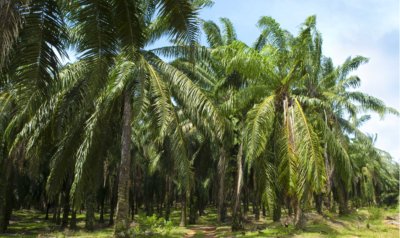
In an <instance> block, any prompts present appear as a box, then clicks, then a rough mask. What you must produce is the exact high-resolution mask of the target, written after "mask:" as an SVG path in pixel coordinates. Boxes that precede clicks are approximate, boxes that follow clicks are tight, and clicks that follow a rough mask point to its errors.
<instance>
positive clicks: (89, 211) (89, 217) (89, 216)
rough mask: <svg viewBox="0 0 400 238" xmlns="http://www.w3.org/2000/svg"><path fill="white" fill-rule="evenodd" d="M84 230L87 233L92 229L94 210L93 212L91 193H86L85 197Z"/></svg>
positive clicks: (93, 198) (93, 200)
mask: <svg viewBox="0 0 400 238" xmlns="http://www.w3.org/2000/svg"><path fill="white" fill-rule="evenodd" d="M85 209H86V215H85V228H86V229H87V230H89V231H92V230H93V229H94V219H95V217H94V210H95V196H94V194H93V193H88V194H87V195H86V202H85Z"/></svg>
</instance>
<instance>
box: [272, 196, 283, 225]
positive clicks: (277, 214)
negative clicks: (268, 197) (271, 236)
mask: <svg viewBox="0 0 400 238" xmlns="http://www.w3.org/2000/svg"><path fill="white" fill-rule="evenodd" d="M281 206H282V204H281V201H279V199H275V202H274V205H273V209H272V220H273V221H274V222H278V221H280V220H281V215H282V210H281Z"/></svg>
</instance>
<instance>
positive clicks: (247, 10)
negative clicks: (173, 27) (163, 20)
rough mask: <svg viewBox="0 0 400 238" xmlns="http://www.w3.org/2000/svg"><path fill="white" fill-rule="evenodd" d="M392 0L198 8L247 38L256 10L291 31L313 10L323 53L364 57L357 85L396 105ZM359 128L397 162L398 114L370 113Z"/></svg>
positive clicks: (397, 17)
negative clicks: (222, 18) (224, 20)
mask: <svg viewBox="0 0 400 238" xmlns="http://www.w3.org/2000/svg"><path fill="white" fill-rule="evenodd" d="M399 2H400V1H398V0H334V1H333V0H247V1H244V0H215V4H214V6H213V7H211V8H206V9H203V10H202V11H201V14H200V17H201V18H203V19H204V20H213V21H215V22H217V21H218V19H219V18H220V17H227V18H229V19H230V20H231V21H232V23H233V25H234V27H235V29H236V33H237V36H238V39H239V40H241V41H243V42H245V43H246V44H252V43H253V42H254V41H255V39H256V37H257V36H258V34H259V33H260V31H259V30H258V29H257V27H256V23H257V21H258V19H259V18H260V17H261V16H271V17H272V18H274V19H275V20H276V21H277V22H278V23H279V24H280V25H281V27H282V28H283V29H286V30H289V31H290V32H292V33H293V34H297V33H298V32H299V27H300V25H301V24H302V23H303V22H304V20H305V19H306V18H307V17H308V16H310V15H316V16H317V29H318V30H319V31H320V32H321V34H322V37H323V53H324V55H326V56H329V57H331V58H332V60H333V62H334V64H335V65H338V64H341V63H343V62H344V61H345V60H346V58H347V57H349V56H357V55H362V56H365V57H367V58H369V62H368V63H367V64H365V65H362V66H360V67H359V69H358V70H357V71H355V73H354V74H356V75H358V76H359V77H360V78H361V80H362V81H361V87H360V88H359V90H360V91H363V92H365V93H368V94H370V95H372V96H374V97H377V98H379V99H381V100H383V101H384V102H385V104H386V105H387V106H390V107H393V108H396V109H397V110H400V78H399V53H400V52H399V23H400V4H399ZM371 116H372V118H371V120H370V121H368V122H366V123H365V124H364V125H363V126H362V127H361V130H362V131H364V132H367V133H369V134H374V135H375V134H377V136H378V137H377V141H376V144H375V145H376V146H377V147H378V148H380V149H383V150H385V151H387V152H389V153H390V154H391V155H392V156H393V158H395V160H397V161H398V162H400V117H397V116H393V115H387V116H385V118H383V120H382V119H381V118H380V117H379V116H378V115H374V114H371Z"/></svg>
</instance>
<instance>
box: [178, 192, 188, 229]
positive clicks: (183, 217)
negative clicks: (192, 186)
mask: <svg viewBox="0 0 400 238" xmlns="http://www.w3.org/2000/svg"><path fill="white" fill-rule="evenodd" d="M186 199H187V198H186V191H182V204H181V222H180V223H179V226H181V227H185V226H186V225H187V224H186Z"/></svg>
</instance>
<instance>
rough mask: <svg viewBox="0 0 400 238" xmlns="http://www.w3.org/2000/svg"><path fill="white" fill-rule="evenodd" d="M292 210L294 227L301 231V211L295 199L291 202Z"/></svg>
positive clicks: (302, 221)
mask: <svg viewBox="0 0 400 238" xmlns="http://www.w3.org/2000/svg"><path fill="white" fill-rule="evenodd" d="M293 208H294V225H295V227H296V228H297V229H302V228H303V225H304V219H303V210H302V209H301V206H300V201H299V200H298V199H296V198H295V199H294V201H293Z"/></svg>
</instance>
